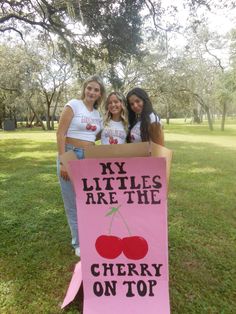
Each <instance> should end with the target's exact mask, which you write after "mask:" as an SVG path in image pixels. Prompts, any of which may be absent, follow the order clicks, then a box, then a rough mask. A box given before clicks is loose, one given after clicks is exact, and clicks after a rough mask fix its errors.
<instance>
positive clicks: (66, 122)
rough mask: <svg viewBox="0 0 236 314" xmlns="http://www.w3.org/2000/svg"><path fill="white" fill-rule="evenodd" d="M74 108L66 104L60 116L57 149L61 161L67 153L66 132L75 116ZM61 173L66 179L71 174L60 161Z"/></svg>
mask: <svg viewBox="0 0 236 314" xmlns="http://www.w3.org/2000/svg"><path fill="white" fill-rule="evenodd" d="M73 115H74V113H73V110H72V109H71V108H70V107H69V106H66V107H65V109H64V111H63V112H62V115H61V117H60V121H59V125H58V129H57V150H58V156H59V161H60V156H61V155H62V154H64V153H65V140H66V137H65V135H66V133H67V130H68V128H69V126H70V123H71V120H72V118H73ZM60 175H61V177H62V178H63V179H64V180H69V176H68V174H67V172H66V169H65V167H64V166H63V165H62V164H61V163H60Z"/></svg>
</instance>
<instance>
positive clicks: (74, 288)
mask: <svg viewBox="0 0 236 314" xmlns="http://www.w3.org/2000/svg"><path fill="white" fill-rule="evenodd" d="M81 283H82V271H81V262H78V263H77V264H76V265H75V269H74V273H73V276H72V278H71V281H70V284H69V287H68V290H67V293H66V296H65V299H64V301H63V303H62V306H61V309H63V308H64V307H66V306H67V305H68V304H69V303H71V302H72V301H73V300H74V298H75V296H76V294H77V293H78V291H79V288H80V286H81Z"/></svg>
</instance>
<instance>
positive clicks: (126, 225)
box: [117, 210, 132, 236]
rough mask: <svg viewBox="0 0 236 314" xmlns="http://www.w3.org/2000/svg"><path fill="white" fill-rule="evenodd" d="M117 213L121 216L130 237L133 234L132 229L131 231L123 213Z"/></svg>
mask: <svg viewBox="0 0 236 314" xmlns="http://www.w3.org/2000/svg"><path fill="white" fill-rule="evenodd" d="M117 212H118V214H119V215H120V218H121V219H122V221H123V223H124V225H125V226H126V229H127V230H128V234H129V236H131V235H132V234H131V232H130V229H129V227H128V225H127V223H126V221H125V219H124V217H123V215H121V212H120V211H119V210H117Z"/></svg>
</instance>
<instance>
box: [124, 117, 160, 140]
mask: <svg viewBox="0 0 236 314" xmlns="http://www.w3.org/2000/svg"><path fill="white" fill-rule="evenodd" d="M149 117H150V123H155V122H157V123H161V121H160V119H159V117H158V116H157V115H155V114H154V113H153V112H152V113H150V115H149ZM140 126H141V121H138V122H137V123H136V124H135V125H134V126H133V127H132V129H131V130H130V140H131V143H139V142H142V139H141V131H140Z"/></svg>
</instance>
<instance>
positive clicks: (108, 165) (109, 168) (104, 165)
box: [99, 162, 115, 174]
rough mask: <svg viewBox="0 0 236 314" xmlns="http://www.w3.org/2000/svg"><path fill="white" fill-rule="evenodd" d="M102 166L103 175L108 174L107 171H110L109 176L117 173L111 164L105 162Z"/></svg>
mask: <svg viewBox="0 0 236 314" xmlns="http://www.w3.org/2000/svg"><path fill="white" fill-rule="evenodd" d="M99 164H100V165H101V166H102V173H101V174H107V170H109V173H108V174H114V173H115V172H114V171H113V170H112V169H111V162H107V163H106V164H104V163H103V162H100V163H99Z"/></svg>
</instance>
